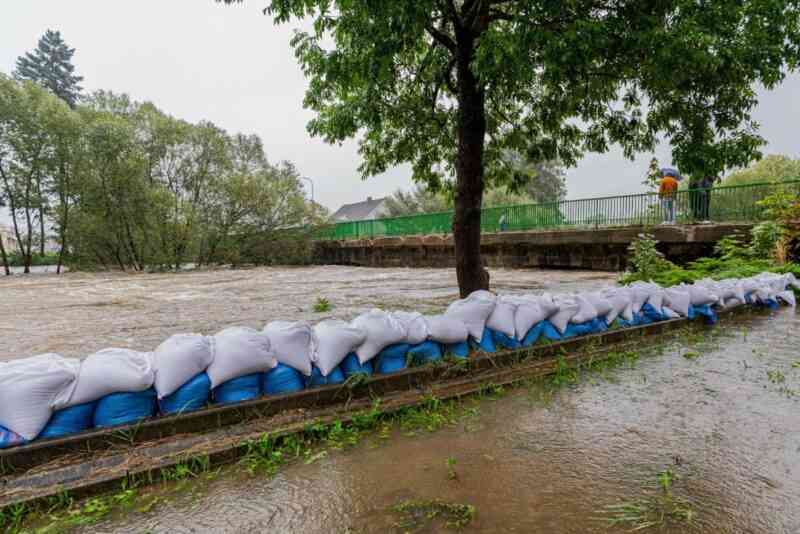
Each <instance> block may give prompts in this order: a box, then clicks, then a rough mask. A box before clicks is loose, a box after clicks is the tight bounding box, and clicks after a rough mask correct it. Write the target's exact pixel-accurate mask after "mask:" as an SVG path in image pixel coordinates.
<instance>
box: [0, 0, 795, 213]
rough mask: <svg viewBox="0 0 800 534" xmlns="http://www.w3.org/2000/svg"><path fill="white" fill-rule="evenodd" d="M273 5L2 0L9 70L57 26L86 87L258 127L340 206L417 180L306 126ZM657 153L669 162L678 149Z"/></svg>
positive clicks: (611, 161)
mask: <svg viewBox="0 0 800 534" xmlns="http://www.w3.org/2000/svg"><path fill="white" fill-rule="evenodd" d="M264 5H266V0H247V1H246V2H245V3H244V4H243V5H237V6H228V7H225V6H223V5H220V4H216V3H214V2H213V0H169V1H168V2H167V1H164V0H139V1H137V2H131V1H128V2H121V1H109V0H105V1H101V0H83V1H80V2H78V1H70V2H66V1H64V0H24V1H21V0H4V1H3V2H2V3H0V71H2V72H6V73H9V72H11V70H13V68H14V62H15V60H16V58H17V56H19V55H21V54H23V53H24V52H25V51H27V50H30V49H32V48H34V47H35V45H36V42H37V40H38V38H39V37H40V36H41V35H42V34H43V33H44V31H45V30H46V29H48V28H50V29H54V30H60V31H61V32H62V34H63V36H64V38H65V39H66V41H67V42H68V43H69V44H70V46H73V47H75V48H77V52H76V54H75V57H74V61H75V63H76V65H77V69H78V71H79V73H80V74H81V75H83V76H85V78H86V80H85V82H84V86H85V87H86V89H88V90H95V89H111V90H113V91H117V92H126V93H129V94H130V95H131V96H132V97H134V98H135V99H137V100H150V101H152V102H154V103H155V104H156V105H157V106H158V107H159V108H161V109H162V110H164V111H165V112H167V113H170V114H172V115H175V116H177V117H180V118H183V119H186V120H190V121H193V122H194V121H199V120H201V119H208V120H211V121H213V122H214V123H216V124H217V125H219V126H220V127H222V128H225V129H226V130H228V131H229V132H237V131H241V132H246V133H250V132H255V133H258V134H259V135H261V137H262V138H263V139H264V144H265V146H266V149H267V154H268V156H269V158H270V160H271V161H273V162H275V161H278V160H281V159H288V160H291V161H293V162H294V163H295V164H297V166H298V168H299V169H300V171H301V172H302V173H303V174H304V175H305V176H308V177H310V178H312V179H313V180H314V183H315V195H316V199H317V200H318V201H320V202H321V203H322V204H324V205H326V206H328V207H329V208H331V209H336V208H337V207H338V206H339V205H341V204H342V203H346V202H356V201H359V200H362V199H364V198H365V197H366V196H368V195H369V196H381V195H384V194H388V193H391V192H392V191H394V190H395V189H397V188H398V187H403V188H407V187H409V186H410V185H411V181H410V178H409V177H410V171H409V169H408V168H407V167H399V168H395V169H392V170H391V171H389V172H387V173H386V174H385V175H384V176H380V177H375V178H371V179H369V180H367V181H362V180H361V179H360V178H359V175H358V172H357V170H356V169H357V167H358V164H359V158H358V154H357V146H356V143H355V142H352V141H351V142H348V143H345V144H344V145H342V146H331V145H327V144H325V143H323V142H322V141H321V140H319V139H312V138H310V137H309V135H308V134H307V133H306V130H305V124H306V122H307V121H308V119H309V118H310V117H311V113H310V112H308V111H306V110H304V109H303V106H302V100H303V94H304V91H305V87H306V82H305V79H304V77H303V74H302V72H301V71H300V68H299V66H298V65H297V62H296V60H295V58H294V54H293V52H292V50H291V48H290V46H289V39H290V38H291V35H292V30H293V28H292V26H290V25H285V26H280V27H275V26H273V25H272V22H271V20H270V19H269V18H268V17H266V16H264V15H262V14H261V9H262V8H263V7H264ZM798 89H800V76H797V75H793V76H792V77H791V78H789V79H788V80H787V81H786V83H785V84H784V85H783V86H782V87H780V88H779V89H778V90H776V91H774V92H771V93H766V94H764V93H762V96H761V105H760V107H759V108H758V110H757V112H756V114H755V115H756V119H757V120H758V121H759V122H760V123H761V125H762V128H761V133H762V135H764V137H766V138H767V140H768V141H769V145H768V146H767V147H766V152H768V153H785V154H789V155H792V156H794V157H796V156H797V155H798V144H797V142H796V141H795V134H794V130H795V129H796V125H797V124H798V123H800V99H797V98H795V97H793V94H794V93H795V91H797V90H798ZM656 155H657V156H658V157H659V159H660V161H661V162H662V164H665V165H666V164H668V163H669V159H670V158H669V148H668V147H664V146H662V147H660V148H659V150H657V152H656ZM650 157H651V155H650V154H644V155H642V156H640V157H639V158H638V159H637V160H636V161H635V162H630V161H628V160H626V159H625V158H623V157H622V155H621V154H620V153H619V151H616V150H615V151H612V152H611V153H609V154H604V155H591V156H588V157H586V158H585V159H584V160H583V161H582V162H581V163H580V164H579V166H578V167H577V168H574V169H570V170H569V171H568V173H567V185H568V190H569V197H570V198H579V197H586V196H598V195H607V194H618V193H628V192H638V191H640V190H641V189H642V186H641V185H640V182H641V180H642V177H643V174H644V172H645V170H646V168H647V163H648V161H649V159H650Z"/></svg>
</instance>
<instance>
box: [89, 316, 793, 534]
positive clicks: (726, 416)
mask: <svg viewBox="0 0 800 534" xmlns="http://www.w3.org/2000/svg"><path fill="white" fill-rule="evenodd" d="M714 332H715V333H714V334H706V335H705V337H703V338H702V339H697V338H690V337H688V336H684V337H681V338H675V339H673V340H671V341H669V342H668V343H667V344H666V345H664V348H663V350H661V351H657V352H655V353H650V354H642V355H641V357H639V358H638V359H636V360H634V361H633V362H632V363H629V364H626V365H624V366H622V367H618V368H615V369H612V370H606V371H604V372H603V373H602V374H592V375H587V376H585V377H583V378H582V379H580V380H578V381H576V382H574V383H571V384H568V385H566V386H562V387H559V388H558V389H547V388H543V386H535V387H533V386H529V387H519V388H514V389H511V390H508V391H507V392H506V394H505V395H503V396H502V397H500V398H498V399H495V400H492V399H479V400H475V401H474V403H475V404H474V416H472V417H470V418H468V419H467V420H461V421H460V422H459V423H458V424H455V425H452V426H448V427H446V428H444V429H441V430H438V431H436V432H430V433H428V432H422V433H418V434H416V435H414V436H408V435H404V434H403V433H402V432H401V431H399V430H395V431H394V433H393V434H392V435H391V436H390V437H389V439H383V440H378V441H377V442H376V441H374V440H372V441H370V440H368V441H366V442H362V443H361V444H360V445H358V446H356V447H353V448H350V449H347V450H344V451H332V452H331V453H330V454H328V455H327V456H325V457H323V458H321V459H319V460H318V461H316V462H314V463H311V464H304V463H302V462H300V463H297V464H294V465H292V466H289V467H287V468H285V469H283V470H282V471H280V472H279V473H278V474H277V475H276V476H275V477H273V478H269V477H265V476H259V475H255V476H250V475H247V474H245V473H244V472H243V469H242V468H241V467H237V466H232V467H229V468H225V469H224V470H223V472H222V474H221V475H220V476H219V477H218V478H217V479H215V480H213V481H212V482H210V483H208V484H207V486H206V487H205V488H204V489H203V491H202V492H199V493H196V494H192V493H191V491H189V490H187V491H186V492H185V494H184V495H181V494H178V496H177V497H175V498H173V499H171V500H170V501H169V502H167V503H163V504H160V505H158V506H156V507H155V508H153V509H152V510H149V511H146V512H138V513H136V512H134V513H131V514H128V515H124V516H122V517H117V518H115V519H113V520H108V521H105V522H103V523H100V524H97V525H94V526H93V527H92V528H91V529H88V530H87V531H88V532H164V533H167V532H169V533H176V532H177V533H182V532H185V533H189V532H231V533H234V532H302V533H330V532H340V533H362V532H368V533H373V532H374V533H379V532H403V531H408V532H441V531H444V529H445V526H444V525H443V524H442V523H441V522H438V523H437V522H436V521H433V522H428V521H427V519H426V517H425V514H424V513H422V514H421V516H420V517H416V519H417V520H419V521H412V522H411V523H406V522H404V521H405V519H403V518H402V517H400V516H399V515H398V513H397V512H396V511H393V507H395V506H396V505H397V504H398V503H401V502H404V501H409V500H411V501H419V500H423V501H424V500H430V499H440V500H442V501H445V502H448V503H462V504H469V505H471V506H474V509H475V516H474V519H473V520H472V521H471V522H469V524H468V525H467V526H466V527H465V528H464V530H463V531H464V532H520V533H522V532H524V533H575V534H580V533H587V532H629V531H632V529H633V528H635V527H636V526H637V525H639V524H640V523H633V524H630V523H629V524H625V525H610V524H609V523H608V521H607V519H609V518H613V517H616V515H615V514H616V512H614V510H619V508H616V509H614V508H610V507H613V506H616V505H619V504H621V503H634V502H637V501H646V500H647V499H651V498H652V499H654V498H661V499H663V498H664V495H665V493H664V490H663V489H662V488H659V485H658V480H659V473H662V477H663V476H665V475H663V473H668V474H669V475H668V476H669V478H670V479H671V482H670V483H669V488H670V489H669V491H670V495H672V497H671V498H672V499H674V502H680V503H682V504H681V507H682V509H683V510H684V511H688V512H686V513H688V515H689V516H690V517H691V520H690V521H688V522H687V521H685V520H682V521H667V522H666V524H665V525H664V526H652V527H651V528H649V529H643V530H641V532H669V533H680V532H689V533H709V534H711V533H714V534H717V533H721V534H728V533H731V534H733V533H742V534H745V533H759V534H761V533H763V534H796V533H798V532H800V316H799V315H797V314H796V312H795V311H794V310H789V309H782V310H780V311H779V312H777V313H774V314H772V315H768V314H761V315H755V316H747V317H741V318H738V319H735V320H726V321H725V322H723V324H722V325H721V326H720V327H719V328H718V329H717V330H715V331H714ZM545 393H547V394H545ZM188 487H189V488H191V484H189V486H188ZM659 502H662V501H659ZM642 506H646V505H642Z"/></svg>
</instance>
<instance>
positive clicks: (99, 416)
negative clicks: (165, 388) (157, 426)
mask: <svg viewBox="0 0 800 534" xmlns="http://www.w3.org/2000/svg"><path fill="white" fill-rule="evenodd" d="M156 401H157V399H156V390H155V389H153V388H148V389H146V390H144V391H132V392H122V393H112V394H110V395H106V396H105V397H103V398H101V399H100V400H98V401H97V406H96V407H95V409H94V426H96V427H107V426H117V425H128V424H133V423H138V422H139V421H141V420H142V419H147V418H148V417H153V416H154V415H155V414H156Z"/></svg>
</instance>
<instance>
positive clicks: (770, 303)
mask: <svg viewBox="0 0 800 534" xmlns="http://www.w3.org/2000/svg"><path fill="white" fill-rule="evenodd" d="M764 306H766V307H767V308H769V309H770V310H773V311H774V310H777V309H778V308H780V307H781V306H780V304H778V301H777V300H775V299H767V300H766V302H764Z"/></svg>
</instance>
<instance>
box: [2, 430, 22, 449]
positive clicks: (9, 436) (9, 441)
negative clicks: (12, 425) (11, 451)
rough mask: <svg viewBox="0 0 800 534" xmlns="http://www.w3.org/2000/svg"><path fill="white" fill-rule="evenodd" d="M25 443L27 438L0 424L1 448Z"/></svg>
mask: <svg viewBox="0 0 800 534" xmlns="http://www.w3.org/2000/svg"><path fill="white" fill-rule="evenodd" d="M25 443H26V441H25V438H23V437H22V436H20V435H19V434H17V433H16V432H12V431H10V430H9V429H7V428H6V427H4V426H0V449H7V448H9V447H16V446H17V445H23V444H25Z"/></svg>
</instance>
